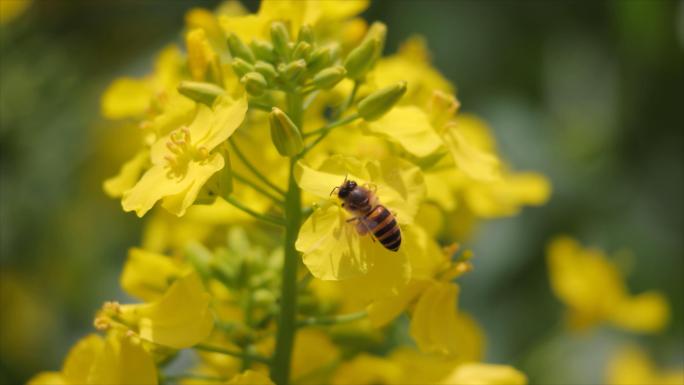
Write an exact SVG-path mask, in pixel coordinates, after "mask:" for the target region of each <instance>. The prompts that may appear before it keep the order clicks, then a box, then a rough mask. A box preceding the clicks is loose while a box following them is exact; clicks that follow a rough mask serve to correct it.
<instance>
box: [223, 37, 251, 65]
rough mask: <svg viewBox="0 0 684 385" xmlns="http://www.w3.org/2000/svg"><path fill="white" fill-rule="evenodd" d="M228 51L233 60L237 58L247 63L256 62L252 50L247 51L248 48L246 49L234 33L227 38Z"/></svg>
mask: <svg viewBox="0 0 684 385" xmlns="http://www.w3.org/2000/svg"><path fill="white" fill-rule="evenodd" d="M228 50H229V51H230V54H231V56H233V58H238V57H239V58H240V59H242V60H245V61H246V62H248V63H254V61H255V60H256V58H255V57H254V53H252V50H251V49H249V47H247V46H246V45H245V43H243V42H242V40H240V38H239V37H237V35H236V34H234V33H231V34H230V35H229V36H228Z"/></svg>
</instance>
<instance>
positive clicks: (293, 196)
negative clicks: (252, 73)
mask: <svg viewBox="0 0 684 385" xmlns="http://www.w3.org/2000/svg"><path fill="white" fill-rule="evenodd" d="M287 102H288V103H287V104H288V114H289V115H290V118H291V119H292V121H293V122H294V123H295V124H296V125H297V127H300V129H301V127H302V115H303V111H302V100H301V96H300V95H288V100H287ZM296 163H297V158H296V157H295V158H291V159H290V175H289V177H288V189H287V194H285V245H284V252H285V260H284V263H283V275H282V283H281V291H280V312H279V314H278V332H277V335H276V347H275V354H274V357H273V365H272V367H271V378H272V379H273V382H275V383H276V384H277V385H287V384H288V383H289V382H290V362H291V360H292V348H293V346H294V339H295V333H296V331H297V324H296V312H297V267H298V266H299V253H298V252H297V249H296V248H295V242H296V241H297V235H298V234H299V226H300V224H301V216H302V199H301V190H300V189H299V186H298V185H297V182H296V181H295V177H294V169H295V164H296Z"/></svg>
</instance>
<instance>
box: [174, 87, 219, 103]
mask: <svg viewBox="0 0 684 385" xmlns="http://www.w3.org/2000/svg"><path fill="white" fill-rule="evenodd" d="M178 92H179V93H180V94H181V95H183V96H185V97H187V98H189V99H192V100H194V101H196V102H198V103H202V104H206V105H207V106H209V107H211V106H213V105H214V100H216V98H217V97H218V96H219V95H221V94H223V93H224V90H223V88H221V87H219V86H217V85H216V84H212V83H204V82H191V81H183V82H181V83H180V84H179V85H178Z"/></svg>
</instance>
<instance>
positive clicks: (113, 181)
mask: <svg viewBox="0 0 684 385" xmlns="http://www.w3.org/2000/svg"><path fill="white" fill-rule="evenodd" d="M149 159H150V152H149V151H148V150H142V151H140V152H138V153H137V154H135V156H134V157H133V159H131V160H129V161H128V162H126V163H124V164H123V166H121V170H120V171H119V174H117V175H116V176H113V177H111V178H109V179H107V180H106V181H104V184H103V188H104V191H105V192H106V193H107V195H109V196H110V197H112V198H118V197H120V196H121V195H123V193H124V192H125V191H127V190H129V189H131V188H132V187H133V186H135V183H136V182H137V181H138V180H139V179H140V175H141V174H142V172H143V169H144V168H145V166H147V165H148V163H149Z"/></svg>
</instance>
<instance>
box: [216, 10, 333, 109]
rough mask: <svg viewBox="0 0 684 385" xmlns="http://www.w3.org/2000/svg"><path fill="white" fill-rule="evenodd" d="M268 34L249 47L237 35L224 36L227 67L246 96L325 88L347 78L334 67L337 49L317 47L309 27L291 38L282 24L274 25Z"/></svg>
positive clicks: (303, 28)
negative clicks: (226, 46) (246, 93)
mask: <svg viewBox="0 0 684 385" xmlns="http://www.w3.org/2000/svg"><path fill="white" fill-rule="evenodd" d="M270 35H271V40H270V41H267V40H259V39H255V40H253V41H251V42H249V44H245V43H244V42H243V41H241V40H240V38H238V37H237V35H234V34H231V35H230V36H229V37H228V49H229V50H230V54H231V56H232V57H233V60H232V63H231V65H232V67H233V70H234V71H235V73H236V74H237V75H238V77H239V78H240V81H241V82H242V84H243V85H244V86H245V89H246V90H247V92H248V93H249V95H250V96H252V97H256V98H258V97H261V96H262V95H264V93H265V92H267V91H270V90H278V91H285V92H289V93H291V92H301V91H302V90H303V91H305V92H307V91H313V90H315V89H329V88H332V87H334V86H335V85H336V84H337V83H339V82H340V81H341V80H342V79H344V77H345V76H346V75H347V71H346V69H345V67H343V66H342V65H339V64H337V63H338V62H339V46H338V45H337V44H328V45H319V44H317V42H316V39H315V37H314V34H313V30H312V29H311V27H310V26H308V25H304V26H302V27H301V28H300V30H299V31H298V33H297V38H296V39H293V38H291V36H290V31H289V29H288V27H287V26H286V25H285V24H284V23H282V22H274V23H273V24H271V29H270Z"/></svg>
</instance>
